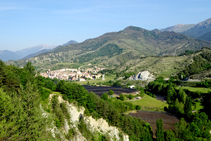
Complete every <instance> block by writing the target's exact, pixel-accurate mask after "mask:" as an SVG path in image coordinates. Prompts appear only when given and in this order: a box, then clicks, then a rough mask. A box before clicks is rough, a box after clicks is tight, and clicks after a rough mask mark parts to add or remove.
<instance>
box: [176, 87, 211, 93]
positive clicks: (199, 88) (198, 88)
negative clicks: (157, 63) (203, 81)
mask: <svg viewBox="0 0 211 141" xmlns="http://www.w3.org/2000/svg"><path fill="white" fill-rule="evenodd" d="M179 88H182V89H186V90H189V91H192V92H197V91H198V92H201V93H208V92H209V91H210V92H211V89H210V88H202V87H177V89H179Z"/></svg>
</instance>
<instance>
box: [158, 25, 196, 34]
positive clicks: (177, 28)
mask: <svg viewBox="0 0 211 141" xmlns="http://www.w3.org/2000/svg"><path fill="white" fill-rule="evenodd" d="M194 26H195V24H178V25H175V26H170V27H167V28H164V29H160V31H174V32H177V33H179V32H184V31H187V30H189V29H190V28H192V27H194Z"/></svg>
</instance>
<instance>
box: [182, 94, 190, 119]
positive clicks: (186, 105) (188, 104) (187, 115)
mask: <svg viewBox="0 0 211 141" xmlns="http://www.w3.org/2000/svg"><path fill="white" fill-rule="evenodd" d="M184 112H185V115H186V117H187V118H190V117H191V115H192V100H191V98H190V97H187V98H186V102H185V106H184Z"/></svg>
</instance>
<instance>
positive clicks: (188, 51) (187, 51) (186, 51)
mask: <svg viewBox="0 0 211 141" xmlns="http://www.w3.org/2000/svg"><path fill="white" fill-rule="evenodd" d="M193 53H195V52H194V51H193V50H185V52H183V53H180V55H179V56H183V55H190V54H193Z"/></svg>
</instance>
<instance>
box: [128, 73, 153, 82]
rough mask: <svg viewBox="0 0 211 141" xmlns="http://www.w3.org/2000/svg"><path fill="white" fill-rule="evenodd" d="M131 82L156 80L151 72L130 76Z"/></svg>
mask: <svg viewBox="0 0 211 141" xmlns="http://www.w3.org/2000/svg"><path fill="white" fill-rule="evenodd" d="M128 79H129V80H143V81H144V80H154V75H152V74H151V73H150V72H149V71H141V72H139V73H138V74H135V75H133V76H130V77H129V78H128Z"/></svg>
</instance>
